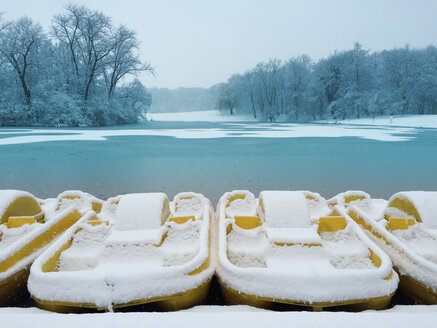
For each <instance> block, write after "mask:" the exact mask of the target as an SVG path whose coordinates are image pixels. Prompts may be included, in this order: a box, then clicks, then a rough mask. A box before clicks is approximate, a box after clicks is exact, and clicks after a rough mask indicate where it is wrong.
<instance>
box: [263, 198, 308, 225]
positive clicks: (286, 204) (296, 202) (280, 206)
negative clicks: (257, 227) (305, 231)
mask: <svg viewBox="0 0 437 328" xmlns="http://www.w3.org/2000/svg"><path fill="white" fill-rule="evenodd" d="M259 201H260V204H262V208H263V211H264V213H263V214H264V217H265V222H266V225H268V226H269V227H272V228H303V227H308V226H309V225H310V212H309V208H308V205H307V200H306V198H305V195H304V194H303V193H302V192H299V191H262V192H261V193H260V195H259Z"/></svg>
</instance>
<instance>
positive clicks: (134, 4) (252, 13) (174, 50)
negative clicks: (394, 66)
mask: <svg viewBox="0 0 437 328" xmlns="http://www.w3.org/2000/svg"><path fill="white" fill-rule="evenodd" d="M73 2H74V3H83V4H85V5H87V6H88V7H90V8H92V9H98V10H101V11H103V12H104V13H105V14H106V15H108V16H111V17H112V18H113V21H114V22H115V23H116V24H120V23H123V24H126V25H127V26H128V27H130V28H132V29H135V30H136V31H137V33H138V39H139V40H140V41H141V43H142V44H141V52H142V57H143V59H144V60H146V61H148V62H150V63H151V64H152V65H153V66H154V67H155V69H156V77H155V78H153V77H146V76H144V77H142V78H141V79H142V80H143V81H144V82H146V84H147V86H148V87H151V86H157V87H168V88H176V87H192V86H196V87H210V86H211V85H213V84H215V83H218V82H223V81H225V80H227V78H228V77H229V76H230V75H232V74H233V73H242V72H244V71H246V70H248V69H250V68H252V67H253V66H254V65H255V64H256V63H258V62H260V61H264V60H267V59H268V58H271V57H278V58H281V59H287V58H290V57H293V56H299V55H302V54H307V55H309V56H310V57H311V58H313V59H315V60H317V59H319V58H321V57H326V56H328V55H329V54H331V53H332V52H333V51H334V50H335V49H337V50H345V49H349V48H351V47H352V44H353V42H354V41H359V42H361V44H362V45H363V47H364V48H366V49H370V50H371V51H377V50H381V49H390V48H393V47H403V46H405V45H406V44H409V45H410V46H411V47H423V46H426V45H428V44H434V45H437V0H408V1H407V0H361V1H358V0H356V1H354V0H288V1H285V0H186V1H182V0H179V1H171V0H155V1H151V0H144V1H143V0H86V1H85V0H78V1H73ZM66 3H67V1H62V0H0V12H1V11H3V12H4V15H3V16H4V19H16V18H18V17H20V16H30V17H32V18H34V19H35V20H38V21H39V22H40V23H41V24H42V25H43V26H44V27H45V28H46V30H48V27H49V26H50V22H51V18H52V16H53V15H54V14H58V13H61V12H62V11H63V9H64V5H65V4H66Z"/></svg>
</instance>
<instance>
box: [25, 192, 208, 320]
mask: <svg viewBox="0 0 437 328" xmlns="http://www.w3.org/2000/svg"><path fill="white" fill-rule="evenodd" d="M211 213H212V207H211V204H210V202H209V200H208V199H206V198H205V197H204V196H203V195H201V194H195V193H181V194H178V195H177V196H176V197H175V199H174V201H173V202H172V203H171V204H170V203H169V201H168V199H167V196H166V195H165V194H163V193H143V194H127V195H122V196H117V197H114V198H110V199H108V200H107V201H106V202H105V203H104V204H103V207H102V210H101V212H100V214H96V213H95V212H93V211H90V212H89V213H88V214H87V215H85V216H84V217H83V218H82V219H81V220H79V221H78V222H77V223H76V224H75V225H74V226H73V227H71V228H70V229H69V230H68V231H67V232H66V233H65V234H64V235H63V236H62V237H61V238H60V239H59V240H57V241H56V243H54V244H53V245H52V246H51V247H50V248H48V249H47V250H46V251H45V252H44V253H43V254H42V255H41V256H40V257H39V258H38V259H37V260H36V261H35V263H34V264H33V266H32V268H31V273H30V277H29V283H28V287H29V291H30V293H31V295H32V297H33V298H34V299H35V300H36V302H37V305H38V306H39V307H40V308H44V309H48V310H52V311H57V312H79V311H82V310H91V311H94V310H113V309H117V308H122V307H128V306H135V305H140V304H146V303H156V305H157V306H159V307H161V308H163V309H166V310H176V309H182V308H187V307H190V306H193V305H195V304H198V303H199V302H201V301H202V300H203V299H204V298H205V297H206V295H207V293H208V290H209V284H210V281H211V277H212V275H213V273H214V266H213V265H212V264H211V263H210V262H211V261H210V224H211V223H210V221H211Z"/></svg>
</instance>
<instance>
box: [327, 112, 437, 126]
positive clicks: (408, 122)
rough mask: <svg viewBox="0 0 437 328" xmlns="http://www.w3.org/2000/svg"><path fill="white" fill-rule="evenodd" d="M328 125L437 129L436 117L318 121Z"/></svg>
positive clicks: (413, 116) (410, 116)
mask: <svg viewBox="0 0 437 328" xmlns="http://www.w3.org/2000/svg"><path fill="white" fill-rule="evenodd" d="M320 122H328V123H335V122H336V123H341V124H352V125H371V126H392V127H393V126H404V127H416V128H433V129H437V115H405V116H392V117H390V116H380V117H375V118H371V117H367V118H356V119H348V120H339V121H333V120H329V121H320Z"/></svg>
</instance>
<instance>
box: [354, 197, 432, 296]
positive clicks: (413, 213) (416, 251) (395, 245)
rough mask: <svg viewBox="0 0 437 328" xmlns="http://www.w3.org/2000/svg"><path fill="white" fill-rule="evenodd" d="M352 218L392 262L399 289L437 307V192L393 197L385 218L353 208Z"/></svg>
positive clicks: (385, 212) (389, 202)
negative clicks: (375, 216) (397, 276)
mask: <svg viewBox="0 0 437 328" xmlns="http://www.w3.org/2000/svg"><path fill="white" fill-rule="evenodd" d="M348 211H349V215H350V216H351V217H352V218H353V219H354V220H355V221H356V222H357V223H358V224H360V225H361V227H362V228H363V229H364V230H365V231H366V232H367V234H368V235H369V237H370V238H371V239H372V240H373V241H374V242H375V243H376V244H378V245H379V247H381V248H382V249H383V250H384V251H385V252H386V253H387V254H388V255H389V256H390V257H391V259H392V261H393V265H394V267H395V269H396V271H397V272H398V273H399V276H400V289H401V290H402V291H403V292H404V293H405V294H407V295H408V296H410V297H411V298H412V299H414V300H415V301H416V302H418V303H422V304H437V192H427V191H410V192H399V193H396V194H394V195H393V196H392V197H391V198H390V199H389V201H388V205H387V208H386V209H385V211H384V215H383V218H372V217H371V216H369V215H368V214H367V213H365V212H363V211H362V210H361V209H359V208H356V207H352V208H350V209H349V210H348Z"/></svg>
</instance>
